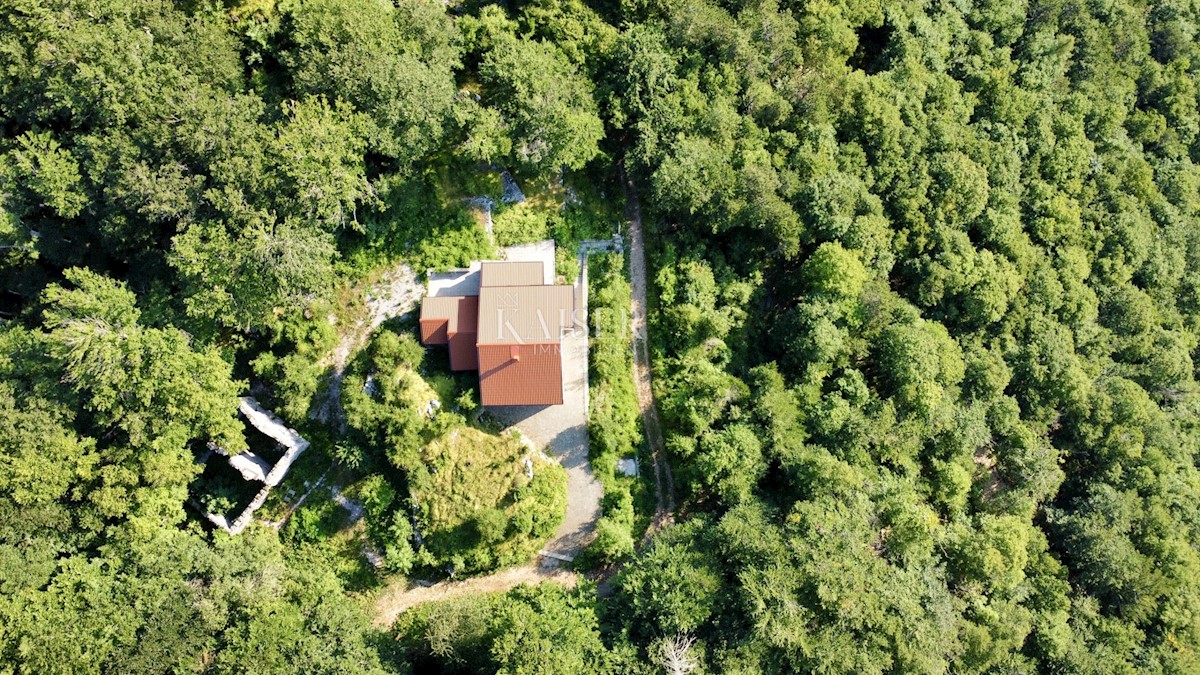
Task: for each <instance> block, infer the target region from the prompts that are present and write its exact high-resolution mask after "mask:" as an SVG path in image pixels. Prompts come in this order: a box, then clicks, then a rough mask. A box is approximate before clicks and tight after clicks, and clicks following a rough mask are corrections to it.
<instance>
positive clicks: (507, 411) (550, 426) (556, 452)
mask: <svg viewBox="0 0 1200 675" xmlns="http://www.w3.org/2000/svg"><path fill="white" fill-rule="evenodd" d="M550 250H551V252H553V248H551V249H550ZM509 259H510V260H511V259H513V258H512V257H511V256H510V257H509ZM585 269H586V268H584V267H582V266H581V270H580V277H579V278H578V279H576V280H575V302H576V307H577V308H581V309H582V310H583V311H582V312H580V313H579V314H578V316H579V317H586V316H587V293H586V292H585V289H586V288H587V279H586V278H585V277H584V275H583V272H584V270H585ZM562 349H563V404H562V405H554V406H498V407H492V408H488V410H489V411H490V412H491V413H492V414H493V415H495V416H496V417H498V418H499V419H501V420H503V421H504V422H506V423H507V424H510V425H513V426H515V427H517V428H518V429H520V430H521V432H522V433H524V434H525V435H526V436H528V437H529V439H530V440H531V441H533V442H534V443H535V444H537V445H538V446H541V447H545V448H546V450H547V452H548V453H549V454H551V455H553V456H554V457H557V458H558V460H559V462H560V463H562V465H563V468H565V469H566V470H567V514H566V516H565V517H564V518H563V522H562V525H560V526H559V528H558V531H557V532H556V533H555V534H554V538H553V539H551V540H550V541H549V542H547V543H546V546H545V547H543V549H542V550H543V551H544V552H545V553H549V554H551V556H550V557H553V558H565V559H567V560H572V559H574V557H575V555H576V554H578V553H579V552H580V551H581V550H582V549H583V547H584V546H586V545H587V544H588V543H589V542H590V541H591V538H592V534H593V532H594V530H595V528H596V519H597V518H599V517H600V498H601V497H602V496H603V495H604V488H603V487H601V486H600V482H599V481H597V480H596V477H595V476H594V475H593V474H592V467H591V464H589V463H588V431H587V420H588V337H587V329H586V328H582V327H580V328H577V329H576V330H575V332H574V334H572V335H571V336H570V337H565V338H563V342H562Z"/></svg>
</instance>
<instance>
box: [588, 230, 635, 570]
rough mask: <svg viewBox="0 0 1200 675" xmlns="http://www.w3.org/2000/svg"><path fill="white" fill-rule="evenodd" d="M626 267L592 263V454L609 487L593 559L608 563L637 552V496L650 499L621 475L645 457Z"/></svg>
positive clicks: (615, 258)
mask: <svg viewBox="0 0 1200 675" xmlns="http://www.w3.org/2000/svg"><path fill="white" fill-rule="evenodd" d="M623 265H624V258H623V256H622V255H621V254H619V253H611V254H610V253H597V254H592V255H591V256H590V258H589V262H588V324H589V327H590V329H591V343H590V347H589V352H588V358H589V360H590V364H589V369H590V373H589V378H588V386H589V391H588V400H589V409H588V436H589V441H590V442H589V447H588V453H589V459H590V461H591V465H592V471H593V472H595V474H596V477H597V478H598V479H599V480H600V483H601V484H602V485H603V486H604V499H603V501H602V502H601V509H602V516H601V517H600V520H599V521H598V522H597V523H596V539H595V541H594V542H593V543H592V545H591V546H590V548H589V549H588V554H589V555H590V556H592V557H594V558H595V559H596V561H597V562H599V563H609V564H611V563H614V562H617V561H619V560H622V559H623V558H625V557H626V556H628V555H630V554H632V553H633V547H634V541H635V538H636V530H637V525H638V524H641V525H643V526H644V519H639V518H636V517H635V509H634V504H635V494H636V495H637V497H639V498H640V501H641V502H645V501H646V500H647V499H648V497H649V495H648V493H647V490H646V488H645V484H644V483H642V482H640V481H638V480H637V479H636V478H632V477H627V476H624V475H622V474H621V473H620V472H619V471H618V470H617V462H618V461H619V460H623V459H624V460H639V459H640V458H641V455H642V454H643V453H642V452H641V450H642V435H641V430H640V427H639V425H640V418H639V414H638V404H637V394H636V392H635V391H634V385H633V346H632V338H633V335H632V333H631V329H630V324H629V298H630V289H629V282H628V280H627V279H626V277H625V271H624V267H623ZM644 512H645V509H643V513H644Z"/></svg>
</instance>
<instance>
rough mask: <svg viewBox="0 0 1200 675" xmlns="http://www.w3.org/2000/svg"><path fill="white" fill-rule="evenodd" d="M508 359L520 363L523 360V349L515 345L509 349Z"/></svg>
mask: <svg viewBox="0 0 1200 675" xmlns="http://www.w3.org/2000/svg"><path fill="white" fill-rule="evenodd" d="M508 358H510V359H512V360H513V361H520V360H521V348H520V347H519V346H517V345H513V346H511V347H509V348H508Z"/></svg>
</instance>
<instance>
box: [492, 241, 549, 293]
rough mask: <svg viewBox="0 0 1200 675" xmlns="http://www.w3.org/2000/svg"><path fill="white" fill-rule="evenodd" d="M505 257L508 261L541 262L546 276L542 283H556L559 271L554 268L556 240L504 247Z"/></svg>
mask: <svg viewBox="0 0 1200 675" xmlns="http://www.w3.org/2000/svg"><path fill="white" fill-rule="evenodd" d="M504 259H505V260H507V261H508V262H540V263H542V273H543V274H544V275H545V278H544V279H543V280H542V283H544V284H546V285H547V286H548V285H550V284H553V283H554V279H555V277H557V276H558V271H557V270H556V269H555V268H554V240H553V239H543V240H541V241H535V242H533V243H532V244H518V245H516V246H509V247H508V248H506V249H504Z"/></svg>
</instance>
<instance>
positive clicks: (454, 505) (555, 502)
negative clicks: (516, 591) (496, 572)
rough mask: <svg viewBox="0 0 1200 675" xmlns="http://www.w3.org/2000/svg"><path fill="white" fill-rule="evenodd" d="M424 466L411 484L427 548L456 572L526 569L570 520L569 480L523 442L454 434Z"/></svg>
mask: <svg viewBox="0 0 1200 675" xmlns="http://www.w3.org/2000/svg"><path fill="white" fill-rule="evenodd" d="M421 459H422V464H421V465H420V466H418V467H414V469H413V470H411V471H410V472H409V474H408V480H409V487H410V495H411V498H412V500H413V503H414V504H415V505H416V507H417V513H418V515H417V520H418V522H419V524H420V529H421V532H422V533H423V535H424V539H425V546H426V548H427V549H428V550H429V552H430V553H431V554H432V555H433V556H434V557H435V558H436V559H437V562H438V563H440V564H448V565H451V566H452V567H453V568H454V569H455V571H456V572H459V571H461V572H464V573H473V572H479V571H485V570H490V569H494V568H496V567H502V566H504V565H511V564H515V563H518V562H524V561H525V560H527V559H529V557H530V556H532V555H533V554H534V553H536V552H537V550H538V548H540V547H541V545H542V544H544V543H545V541H546V540H547V539H548V538H549V537H550V536H551V535H552V534H553V533H554V530H555V528H556V527H557V526H558V523H559V522H560V521H561V520H562V514H563V512H564V510H565V509H566V472H565V471H564V470H563V468H562V467H561V466H559V465H558V464H557V463H555V462H552V461H549V460H547V459H545V458H543V457H541V456H540V455H538V454H536V453H531V452H530V451H529V449H528V448H527V447H526V446H525V445H524V444H523V443H522V442H521V440H520V439H519V438H517V437H516V436H515V435H509V434H506V435H502V436H496V435H491V434H488V433H485V432H483V431H480V430H479V429H474V428H471V427H461V428H457V429H453V430H451V431H449V432H448V433H446V434H445V435H444V436H442V437H441V438H438V439H435V440H434V441H432V442H430V443H429V444H428V445H426V446H425V448H424V450H422V453H421ZM526 462H528V464H527V463H526ZM530 472H531V473H532V478H531V477H530Z"/></svg>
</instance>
